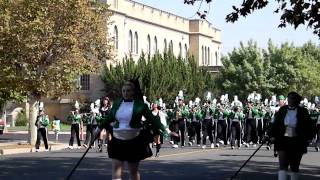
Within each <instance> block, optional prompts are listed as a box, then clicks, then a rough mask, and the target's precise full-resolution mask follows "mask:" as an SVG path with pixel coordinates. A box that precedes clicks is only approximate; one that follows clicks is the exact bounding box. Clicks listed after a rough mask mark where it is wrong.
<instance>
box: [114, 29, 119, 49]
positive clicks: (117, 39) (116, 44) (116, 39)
mask: <svg viewBox="0 0 320 180" xmlns="http://www.w3.org/2000/svg"><path fill="white" fill-rule="evenodd" d="M113 38H114V39H113V40H114V48H115V49H118V48H119V45H118V42H119V36H118V28H117V26H114V29H113Z"/></svg>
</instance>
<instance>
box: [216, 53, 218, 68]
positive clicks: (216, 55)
mask: <svg viewBox="0 0 320 180" xmlns="http://www.w3.org/2000/svg"><path fill="white" fill-rule="evenodd" d="M215 56H216V66H218V52H217V51H216V53H215Z"/></svg>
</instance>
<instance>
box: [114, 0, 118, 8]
mask: <svg viewBox="0 0 320 180" xmlns="http://www.w3.org/2000/svg"><path fill="white" fill-rule="evenodd" d="M113 6H114V8H118V0H113Z"/></svg>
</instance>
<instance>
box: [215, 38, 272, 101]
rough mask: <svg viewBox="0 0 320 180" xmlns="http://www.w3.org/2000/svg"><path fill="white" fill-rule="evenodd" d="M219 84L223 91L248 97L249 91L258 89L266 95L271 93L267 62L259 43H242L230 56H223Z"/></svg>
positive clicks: (240, 96)
mask: <svg viewBox="0 0 320 180" xmlns="http://www.w3.org/2000/svg"><path fill="white" fill-rule="evenodd" d="M222 63H223V66H222V68H221V71H220V74H219V78H218V84H220V88H221V91H222V92H224V93H228V94H230V95H232V96H233V95H238V96H239V98H246V96H247V95H248V93H250V92H253V91H257V92H259V93H261V94H262V95H264V96H269V95H271V94H270V92H269V89H270V86H271V85H270V84H269V80H268V79H267V78H266V70H267V69H266V68H265V65H266V64H267V63H266V62H264V59H263V55H262V50H261V49H260V48H258V46H257V43H255V42H253V41H249V42H248V45H247V46H245V45H244V44H243V43H240V47H239V48H238V49H234V50H233V51H232V52H231V53H229V54H228V56H224V57H222Z"/></svg>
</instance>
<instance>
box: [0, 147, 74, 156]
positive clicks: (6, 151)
mask: <svg viewBox="0 0 320 180" xmlns="http://www.w3.org/2000/svg"><path fill="white" fill-rule="evenodd" d="M66 147H68V145H67V144H56V145H49V152H51V151H59V150H62V149H65V148H66ZM32 152H36V151H35V148H34V147H33V148H15V149H0V155H10V154H21V153H32ZM39 152H45V151H44V149H43V148H40V151H39Z"/></svg>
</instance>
